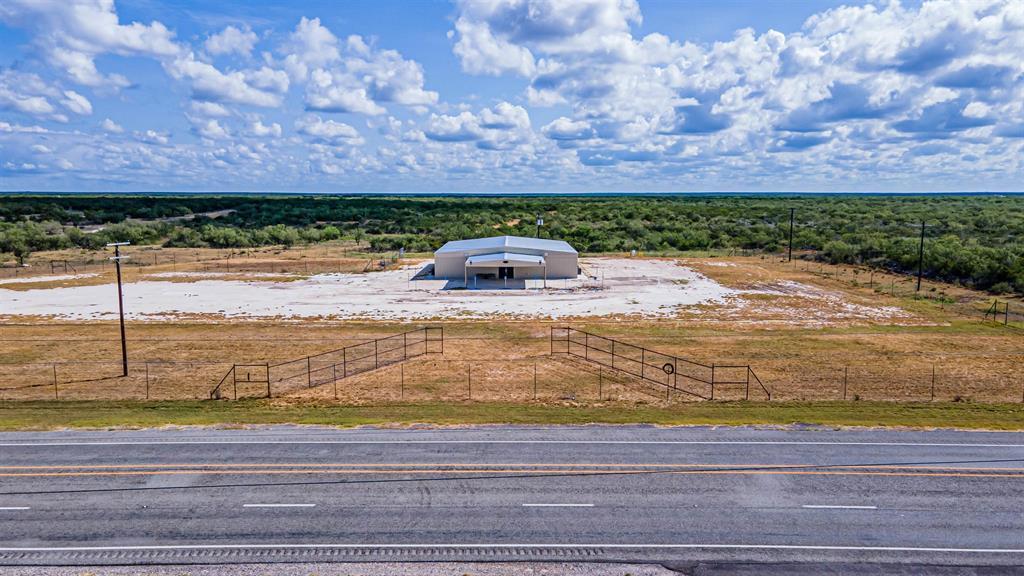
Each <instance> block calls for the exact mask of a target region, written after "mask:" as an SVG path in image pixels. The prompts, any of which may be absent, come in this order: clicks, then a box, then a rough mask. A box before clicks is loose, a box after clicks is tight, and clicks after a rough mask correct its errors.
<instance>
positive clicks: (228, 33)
mask: <svg viewBox="0 0 1024 576" xmlns="http://www.w3.org/2000/svg"><path fill="white" fill-rule="evenodd" d="M257 41H259V37H258V36H256V33H255V32H253V31H252V30H250V29H249V28H248V27H245V28H244V29H239V28H236V27H234V26H228V27H226V28H224V29H223V30H221V31H220V32H218V33H216V34H214V35H212V36H210V37H209V38H207V39H206V42H204V43H203V46H204V47H206V51H207V52H209V53H210V54H213V55H214V56H220V55H224V54H239V55H241V56H248V55H249V54H251V53H252V49H253V46H255V45H256V42H257Z"/></svg>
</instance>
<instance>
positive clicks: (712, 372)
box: [711, 362, 715, 400]
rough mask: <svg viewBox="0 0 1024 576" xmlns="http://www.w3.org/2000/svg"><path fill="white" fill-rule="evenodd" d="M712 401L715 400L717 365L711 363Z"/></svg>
mask: <svg viewBox="0 0 1024 576" xmlns="http://www.w3.org/2000/svg"><path fill="white" fill-rule="evenodd" d="M711 399H712V400H714V399H715V363H714V362H712V363H711Z"/></svg>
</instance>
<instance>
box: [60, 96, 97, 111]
mask: <svg viewBox="0 0 1024 576" xmlns="http://www.w3.org/2000/svg"><path fill="white" fill-rule="evenodd" d="M61 104H63V105H64V107H65V108H67V109H68V110H71V111H72V112H74V113H75V114H81V115H84V116H87V115H89V114H92V103H90V102H89V100H88V99H86V97H85V96H82V95H81V94H79V93H78V92H75V91H74V90H65V91H64V99H63V100H62V101H61Z"/></svg>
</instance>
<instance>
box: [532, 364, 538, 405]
mask: <svg viewBox="0 0 1024 576" xmlns="http://www.w3.org/2000/svg"><path fill="white" fill-rule="evenodd" d="M533 399H534V400H536V399H537V359H536V358H534V359H533Z"/></svg>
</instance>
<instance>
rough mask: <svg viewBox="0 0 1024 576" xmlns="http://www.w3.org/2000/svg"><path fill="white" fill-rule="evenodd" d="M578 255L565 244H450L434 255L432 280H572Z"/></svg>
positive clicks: (502, 239) (506, 239)
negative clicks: (433, 278)
mask: <svg viewBox="0 0 1024 576" xmlns="http://www.w3.org/2000/svg"><path fill="white" fill-rule="evenodd" d="M578 274H579V254H578V253H577V252H576V250H575V249H574V248H573V247H572V246H570V245H569V244H568V243H567V242H563V241H562V240H546V239H541V238H524V237H521V236H494V237H491V238H474V239H472V240H453V241H451V242H448V243H447V244H445V245H444V246H442V247H441V248H439V249H438V250H437V251H436V252H434V277H435V278H445V279H448V280H462V281H463V282H464V283H465V285H466V286H469V285H470V281H471V280H476V279H482V280H490V279H494V280H506V279H507V280H512V279H533V280H540V279H544V280H548V279H552V280H553V279H562V278H575V277H576V276H577V275H578Z"/></svg>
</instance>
